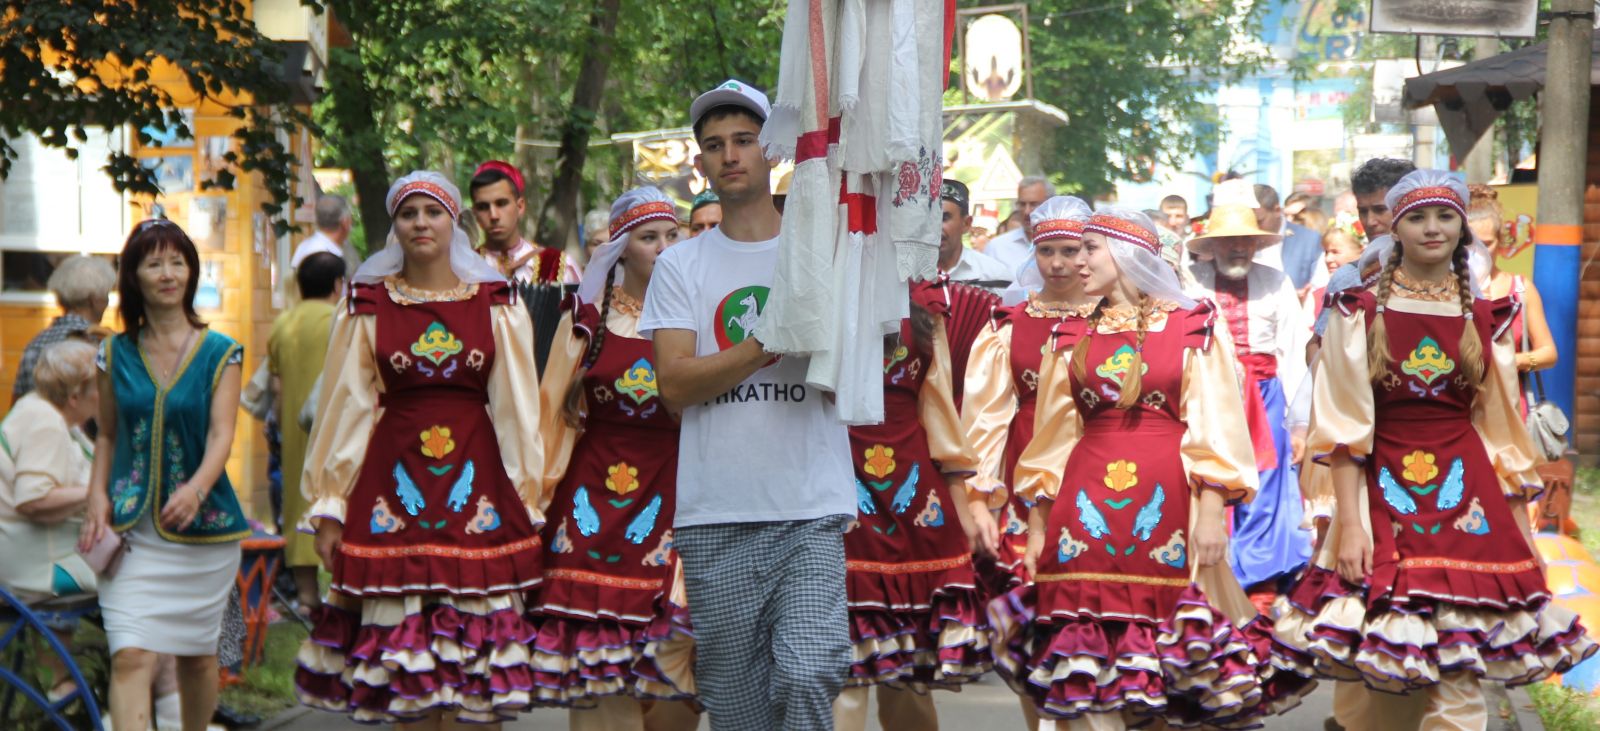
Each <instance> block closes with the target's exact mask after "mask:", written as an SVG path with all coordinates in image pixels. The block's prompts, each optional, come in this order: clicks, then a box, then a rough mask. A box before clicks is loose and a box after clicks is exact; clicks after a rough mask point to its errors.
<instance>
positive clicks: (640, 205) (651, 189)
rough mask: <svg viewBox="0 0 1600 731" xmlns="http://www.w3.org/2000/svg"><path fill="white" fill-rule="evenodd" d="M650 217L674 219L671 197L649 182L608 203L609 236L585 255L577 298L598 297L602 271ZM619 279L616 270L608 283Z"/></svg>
mask: <svg viewBox="0 0 1600 731" xmlns="http://www.w3.org/2000/svg"><path fill="white" fill-rule="evenodd" d="M651 221H672V222H673V223H677V221H678V213H677V209H676V208H674V207H673V205H672V199H671V198H668V197H667V194H666V193H663V192H661V189H660V188H657V187H655V186H653V185H646V186H643V187H639V188H634V189H633V190H630V191H628V192H626V193H623V194H622V195H621V196H619V197H618V198H617V200H616V202H614V203H612V204H611V219H610V223H611V240H610V241H607V242H605V243H603V244H601V245H600V246H599V247H598V248H596V249H595V250H594V255H593V256H591V257H589V265H588V266H586V267H584V268H583V281H582V282H580V283H579V284H578V300H579V301H580V302H597V301H599V298H600V297H601V296H602V295H603V294H604V293H603V292H601V291H600V290H601V288H603V287H605V286H606V275H607V274H609V273H610V272H611V269H612V268H613V267H615V266H616V265H617V262H618V261H620V260H621V259H622V252H623V250H624V249H626V248H627V247H628V237H629V235H630V234H631V233H632V232H633V230H634V229H636V228H638V227H639V226H640V225H643V224H646V223H649V222H651ZM621 283H622V273H621V272H618V273H617V275H616V277H615V278H614V279H613V280H612V284H621Z"/></svg>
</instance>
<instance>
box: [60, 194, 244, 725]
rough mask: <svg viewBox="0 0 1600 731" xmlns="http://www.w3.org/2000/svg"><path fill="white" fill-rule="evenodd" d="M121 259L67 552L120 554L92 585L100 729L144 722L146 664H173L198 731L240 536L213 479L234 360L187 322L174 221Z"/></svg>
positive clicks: (189, 275)
mask: <svg viewBox="0 0 1600 731" xmlns="http://www.w3.org/2000/svg"><path fill="white" fill-rule="evenodd" d="M121 261H122V270H121V272H120V274H119V276H118V282H117V293H118V298H119V300H120V302H119V304H118V306H119V308H120V310H121V315H122V322H123V326H124V327H125V330H124V331H123V332H122V333H121V334H118V335H116V336H115V337H112V338H109V339H107V340H106V341H105V342H104V343H103V344H102V346H101V348H100V354H99V363H98V365H99V367H100V370H101V373H100V377H99V385H100V413H99V416H98V417H97V418H96V420H95V421H96V423H97V424H98V425H99V427H100V433H99V435H98V436H97V437H96V439H95V459H94V472H93V477H92V479H91V480H90V482H89V512H88V515H87V516H86V517H85V519H84V525H83V532H82V535H81V537H80V538H79V545H78V547H79V549H80V550H84V551H88V550H90V549H91V548H93V547H95V546H96V545H97V544H99V543H100V542H101V541H113V540H118V539H120V541H121V543H122V545H123V546H124V547H126V548H127V551H126V553H125V554H124V558H123V560H122V562H121V567H120V568H119V569H118V570H117V572H116V575H115V576H114V577H110V576H102V577H101V581H100V609H101V613H102V614H103V616H104V617H105V625H106V637H107V639H108V641H109V643H110V646H111V720H112V725H113V726H114V727H115V728H116V729H117V731H127V730H135V731H143V729H145V728H147V727H148V726H149V723H150V720H149V717H148V716H149V709H150V681H151V677H152V675H153V674H154V673H155V672H156V669H157V664H158V657H157V656H158V654H171V655H176V656H177V658H178V675H179V680H178V682H179V686H180V689H181V695H182V699H183V728H184V729H185V731H198V730H199V729H204V728H205V727H206V724H207V723H208V722H209V721H210V719H211V714H212V711H213V710H215V708H216V703H217V658H216V654H217V638H218V635H219V633H220V631H221V627H222V614H223V610H224V608H225V607H226V605H227V601H228V590H229V588H230V587H231V586H232V585H233V581H234V576H235V574H237V572H238V569H239V540H240V539H241V538H243V537H245V536H247V535H249V534H250V528H249V526H248V525H247V524H246V523H245V519H244V513H243V512H242V511H241V510H240V508H239V500H238V498H237V497H235V495H234V493H233V486H232V484H231V483H229V481H228V476H227V475H226V474H225V473H224V472H223V467H224V465H226V464H227V461H228V451H229V449H230V447H231V446H232V444H233V426H234V419H235V417H236V415H237V414H238V411H239V362H240V359H241V353H242V350H241V348H240V346H239V344H238V343H237V342H235V341H234V340H233V339H232V338H230V337H228V336H226V335H223V334H221V333H218V332H215V331H213V330H211V329H209V328H208V327H207V326H206V324H205V323H204V322H203V321H201V320H200V317H199V316H198V315H197V314H196V313H195V310H194V296H195V290H196V289H197V288H198V287H199V283H200V256H199V254H198V253H197V252H196V251H195V247H194V242H193V241H191V240H190V239H189V236H188V235H187V234H185V233H184V232H183V229H181V228H179V227H178V226H177V224H174V223H172V222H171V221H167V220H165V219H152V220H149V221H145V222H143V223H140V224H139V225H138V226H137V227H135V228H134V230H133V233H132V234H130V235H129V236H128V241H127V243H126V244H125V245H124V246H123V249H122V257H121ZM113 532H114V533H115V534H116V535H115V536H113V535H110V534H111V533H113Z"/></svg>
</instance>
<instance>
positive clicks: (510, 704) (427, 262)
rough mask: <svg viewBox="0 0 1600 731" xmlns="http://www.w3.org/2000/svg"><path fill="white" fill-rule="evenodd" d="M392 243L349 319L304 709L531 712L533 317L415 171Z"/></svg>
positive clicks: (484, 718)
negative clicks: (325, 591) (322, 582)
mask: <svg viewBox="0 0 1600 731" xmlns="http://www.w3.org/2000/svg"><path fill="white" fill-rule="evenodd" d="M386 203H387V205H388V210H389V214H390V216H391V217H392V218H393V220H394V228H393V231H392V232H391V234H390V238H389V245H388V247H387V248H385V249H384V250H383V251H382V252H380V253H379V254H378V255H376V256H374V257H372V258H371V259H370V260H368V261H367V262H366V263H365V264H363V265H362V266H361V268H360V269H358V270H357V271H356V274H355V276H354V277H353V278H352V279H353V284H352V286H351V292H350V295H349V297H348V298H347V300H346V302H345V306H344V307H342V308H341V311H340V312H339V313H338V315H337V317H336V319H335V320H334V325H333V333H332V336H331V343H332V345H330V346H329V349H328V360H327V363H328V365H327V368H328V371H327V376H326V381H325V383H324V386H323V392H322V398H321V402H320V403H319V404H318V408H317V419H316V425H315V427H314V428H313V431H312V433H311V442H310V448H309V450H308V452H307V459H306V471H305V475H304V478H303V481H302V482H301V484H302V486H303V488H302V489H304V490H305V491H306V493H307V497H308V498H309V499H310V501H311V508H310V509H309V510H308V511H306V518H305V521H304V523H303V524H302V529H309V528H311V527H314V528H315V532H316V536H317V543H316V545H317V553H318V555H319V556H321V557H322V561H323V564H324V565H325V566H326V567H327V568H328V570H329V571H330V572H332V574H333V583H332V585H331V588H330V592H329V596H328V599H327V601H326V603H324V604H323V605H322V607H321V608H320V609H318V610H316V611H315V612H314V622H315V627H314V629H313V630H312V633H311V636H310V637H309V638H308V639H307V640H306V643H305V644H304V645H303V646H302V647H301V649H300V656H299V664H300V668H299V670H298V671H297V672H296V674H295V686H296V691H297V693H298V695H299V696H300V700H301V702H303V703H305V704H306V705H309V706H313V707H316V708H322V709H325V710H330V711H338V712H343V713H348V714H350V716H351V717H352V718H354V719H355V720H357V721H362V722H368V723H376V722H401V723H403V724H405V725H406V726H407V727H408V728H421V729H437V728H453V727H455V726H456V725H457V722H463V721H470V722H476V723H489V724H496V725H497V722H498V721H499V720H502V719H506V718H510V717H513V716H514V715H515V714H516V712H517V711H519V710H521V709H523V708H525V707H527V705H528V704H529V702H530V699H531V695H530V691H531V690H532V688H533V673H532V671H531V669H530V668H529V667H528V644H529V643H530V642H531V641H532V640H533V625H532V624H530V623H529V622H528V621H527V620H526V619H525V618H524V607H523V601H522V596H523V592H524V591H525V590H527V589H530V588H533V587H534V586H536V585H537V584H538V583H539V578H540V569H539V559H540V554H541V552H542V548H541V546H540V545H539V532H538V527H539V524H540V523H542V522H543V518H542V517H541V515H540V513H539V510H538V507H537V501H538V495H539V477H540V475H541V474H542V470H543V468H544V464H543V457H542V453H541V450H540V445H539V431H538V430H539V423H538V418H539V402H538V397H537V396H536V395H535V394H534V393H533V392H532V390H533V384H534V382H535V380H534V366H533V334H532V325H531V323H530V322H529V320H528V313H527V310H526V309H525V308H523V307H522V305H521V304H520V303H518V302H516V301H515V299H514V297H515V295H514V290H512V289H511V288H510V287H509V286H507V284H506V282H505V280H504V279H503V278H502V277H501V276H500V274H499V273H498V272H496V271H494V270H493V269H491V268H490V267H489V266H488V265H487V264H485V263H484V262H483V259H481V258H480V257H478V256H477V255H476V254H475V253H473V251H472V248H471V247H470V246H469V245H468V243H467V237H466V235H465V233H463V232H462V231H461V229H460V228H458V227H457V226H456V220H457V218H458V217H459V216H460V213H461V194H460V193H459V192H457V190H456V188H455V186H454V185H452V184H451V183H450V182H449V180H447V179H446V178H445V177H444V176H442V175H439V174H437V173H431V172H416V173H412V174H410V175H407V176H405V177H403V178H401V179H400V180H398V181H396V182H395V184H394V187H392V188H390V190H389V196H388V199H387V201H386Z"/></svg>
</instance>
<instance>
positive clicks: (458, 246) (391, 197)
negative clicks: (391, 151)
mask: <svg viewBox="0 0 1600 731" xmlns="http://www.w3.org/2000/svg"><path fill="white" fill-rule="evenodd" d="M413 195H425V196H428V197H429V198H432V199H434V200H436V201H438V202H439V203H440V205H443V206H444V207H445V210H447V211H449V212H450V220H451V222H458V221H459V220H460V218H461V191H460V190H459V189H457V188H456V186H455V184H454V183H451V182H450V179H449V178H446V177H445V176H443V175H440V174H438V173H436V172H433V171H430V170H414V171H412V172H411V173H410V174H408V175H406V176H405V177H403V178H400V179H399V180H396V181H394V185H391V186H389V194H388V195H387V196H385V197H384V206H385V207H386V208H387V209H388V211H389V218H390V219H393V218H394V212H395V210H397V209H398V208H399V207H400V204H401V203H402V202H404V201H405V199H407V198H410V197H411V196H413ZM396 225H398V224H391V225H390V227H389V238H388V243H386V244H385V245H384V247H383V251H380V252H378V253H377V254H374V255H373V256H372V258H370V259H368V260H367V261H366V263H365V264H362V265H361V267H360V268H359V269H357V270H356V273H355V276H353V277H351V278H350V279H351V281H353V282H357V283H374V282H381V281H383V278H384V277H387V276H389V275H391V274H399V273H400V269H401V267H402V266H404V264H405V258H406V257H405V251H404V250H403V249H401V248H400V238H399V236H397V235H396V234H395V226H396ZM450 269H451V271H454V272H455V273H456V276H457V277H460V279H461V283H462V284H477V283H481V282H504V281H506V278H505V277H504V276H502V275H501V274H500V272H499V271H497V270H496V269H495V268H494V267H492V266H489V263H488V262H486V261H484V260H483V257H482V256H479V255H478V252H476V251H473V250H472V242H470V241H468V240H467V232H466V231H463V230H462V229H461V227H460V226H459V225H457V226H451V227H450Z"/></svg>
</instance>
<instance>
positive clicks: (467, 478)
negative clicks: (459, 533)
mask: <svg viewBox="0 0 1600 731" xmlns="http://www.w3.org/2000/svg"><path fill="white" fill-rule="evenodd" d="M476 472H477V470H476V469H475V468H474V467H473V466H472V460H470V459H469V460H467V465H466V466H465V467H462V468H461V474H460V475H458V476H456V482H455V484H454V485H451V486H450V497H449V498H448V499H447V500H445V504H446V505H448V506H450V509H451V510H453V511H455V512H457V513H459V512H461V509H462V508H464V507H466V506H467V498H469V497H471V496H472V477H473V475H474V474H476Z"/></svg>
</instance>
